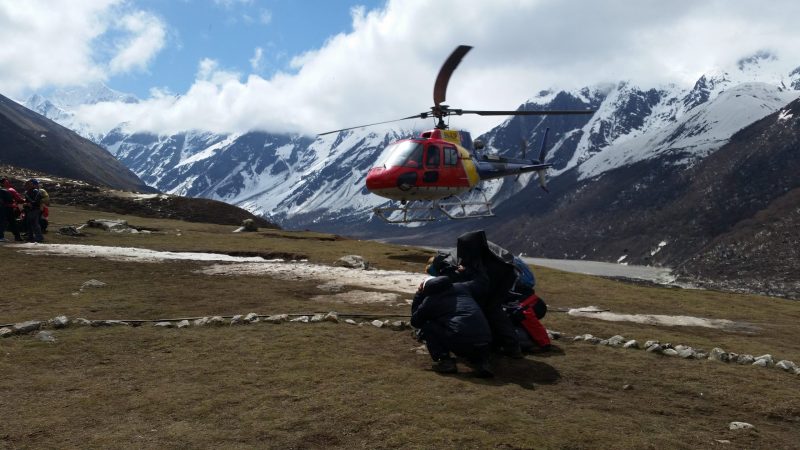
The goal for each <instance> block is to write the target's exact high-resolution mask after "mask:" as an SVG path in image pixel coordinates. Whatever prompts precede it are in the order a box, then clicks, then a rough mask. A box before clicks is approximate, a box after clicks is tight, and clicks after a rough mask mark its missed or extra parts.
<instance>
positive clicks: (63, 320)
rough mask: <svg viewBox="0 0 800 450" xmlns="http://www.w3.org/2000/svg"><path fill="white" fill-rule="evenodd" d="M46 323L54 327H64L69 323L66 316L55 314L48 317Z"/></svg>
mask: <svg viewBox="0 0 800 450" xmlns="http://www.w3.org/2000/svg"><path fill="white" fill-rule="evenodd" d="M47 323H49V324H50V326H51V327H53V328H55V329H59V328H66V327H67V326H68V325H69V319H68V318H67V316H56V317H53V318H52V319H50V320H49V321H48V322H47Z"/></svg>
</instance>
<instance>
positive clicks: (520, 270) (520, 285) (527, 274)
mask: <svg viewBox="0 0 800 450" xmlns="http://www.w3.org/2000/svg"><path fill="white" fill-rule="evenodd" d="M514 273H515V274H516V276H517V279H516V280H515V281H514V286H513V287H512V288H511V291H512V292H514V293H517V294H521V295H523V296H526V297H527V296H528V295H530V294H533V288H534V287H535V286H536V277H534V276H533V272H532V271H531V269H530V267H528V265H527V264H525V261H523V260H522V258H520V257H519V256H515V257H514Z"/></svg>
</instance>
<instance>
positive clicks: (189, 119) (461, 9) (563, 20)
mask: <svg viewBox="0 0 800 450" xmlns="http://www.w3.org/2000/svg"><path fill="white" fill-rule="evenodd" d="M233 1H234V0H230V2H233ZM222 3H228V2H222ZM796 17H800V3H798V2H794V1H792V0H776V1H773V2H768V3H756V2H751V1H746V0H741V1H734V0H729V1H723V0H709V1H705V2H696V1H689V0H676V1H672V2H663V1H657V0H641V1H637V2H629V1H622V0H609V1H604V2H595V1H589V0H585V1H571V2H562V1H556V0H497V1H495V2H484V1H480V0H458V1H456V0H440V1H437V2H428V1H424V0H389V1H388V2H387V3H386V4H385V6H383V7H381V8H378V9H375V10H370V11H368V10H366V9H364V8H355V9H353V10H352V29H351V30H350V31H349V32H346V33H340V34H337V35H335V36H331V37H329V38H328V39H327V40H326V42H325V43H324V44H323V45H322V46H321V47H319V48H315V49H310V50H309V51H307V52H305V53H303V54H300V55H295V56H294V58H293V59H292V62H291V65H290V68H289V70H287V71H284V72H278V73H275V74H274V75H272V76H271V77H269V78H262V77H260V76H258V75H249V76H239V75H238V74H236V73H234V72H231V71H226V70H225V69H224V68H220V67H217V66H213V67H212V65H207V70H201V71H199V72H198V77H197V79H196V80H195V81H194V83H193V85H192V86H191V88H189V90H188V91H187V92H186V93H183V94H182V95H181V96H180V97H173V98H171V99H167V98H163V97H161V98H153V99H149V100H146V101H143V102H142V103H140V104H139V105H117V106H116V107H117V109H116V110H115V109H114V105H104V106H102V107H97V108H96V111H94V112H93V111H92V108H87V109H86V110H85V111H83V113H84V114H85V116H84V118H86V119H87V120H90V119H92V118H98V120H99V118H103V119H105V118H107V117H108V115H116V117H118V118H119V120H118V122H122V121H128V122H129V124H130V126H131V127H132V129H136V130H149V131H155V132H161V133H170V132H175V131H179V130H186V129H205V130H210V131H228V132H231V131H245V130H253V129H257V130H265V131H272V132H303V133H309V134H313V133H318V132H322V131H327V130H331V129H337V128H342V127H346V126H352V125H357V124H359V123H371V122H376V121H380V120H388V119H393V118H399V117H404V116H409V115H412V114H416V113H420V112H423V111H426V110H427V109H428V108H429V107H430V106H431V105H432V103H433V102H432V90H433V82H434V79H435V77H436V74H437V72H438V70H439V67H440V66H441V64H442V62H443V61H444V59H445V58H446V57H447V56H448V55H449V53H450V52H451V51H452V50H453V49H454V48H455V47H456V46H457V45H459V44H471V45H474V46H475V48H474V50H472V52H470V54H469V55H467V56H466V57H465V59H464V60H463V61H462V63H461V65H460V67H459V68H458V70H457V71H456V73H455V74H454V75H453V77H452V78H451V81H450V86H449V88H448V92H447V103H448V104H449V105H451V106H453V107H460V108H464V109H514V108H516V107H517V106H518V105H519V104H521V103H523V102H524V101H525V100H527V99H528V98H531V97H532V96H533V95H534V94H535V93H536V92H538V91H540V90H543V89H547V88H550V87H555V88H559V89H561V88H576V87H581V86H585V85H591V84H596V83H601V82H608V81H611V82H615V81H619V80H630V81H631V82H633V83H637V84H640V85H642V86H645V87H652V86H657V85H659V84H663V83H679V84H682V85H688V84H689V83H692V82H694V81H695V80H696V79H697V78H698V77H699V76H700V75H701V74H702V73H704V72H706V71H709V70H712V69H714V68H715V67H735V64H736V62H737V61H738V60H740V59H741V58H742V57H744V56H747V55H750V54H754V53H756V52H758V51H769V52H770V53H771V54H773V55H776V57H777V58H778V59H777V62H776V64H778V65H782V66H783V67H781V70H784V69H785V73H788V71H789V70H791V69H792V68H794V67H797V66H798V65H800V32H799V31H798V27H797V26H796V23H795V22H796ZM201 75H202V76H201ZM97 111H101V112H97ZM112 117H114V116H112ZM499 120H502V118H500V119H497V118H489V119H484V118H480V117H468V116H463V117H454V118H453V119H452V122H453V124H454V125H456V126H459V127H463V128H467V129H472V130H473V131H475V132H480V131H485V130H486V129H488V128H489V127H491V126H493V125H494V124H496V123H497V122H498V121H499ZM407 125H408V126H409V127H411V126H416V127H429V126H431V125H432V122H431V121H430V120H409V121H408V123H407Z"/></svg>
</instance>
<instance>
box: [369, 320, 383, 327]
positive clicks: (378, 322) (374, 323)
mask: <svg viewBox="0 0 800 450" xmlns="http://www.w3.org/2000/svg"><path fill="white" fill-rule="evenodd" d="M370 323H371V324H372V326H374V327H378V328H383V321H382V320H377V319H376V320H373V321H372V322H370Z"/></svg>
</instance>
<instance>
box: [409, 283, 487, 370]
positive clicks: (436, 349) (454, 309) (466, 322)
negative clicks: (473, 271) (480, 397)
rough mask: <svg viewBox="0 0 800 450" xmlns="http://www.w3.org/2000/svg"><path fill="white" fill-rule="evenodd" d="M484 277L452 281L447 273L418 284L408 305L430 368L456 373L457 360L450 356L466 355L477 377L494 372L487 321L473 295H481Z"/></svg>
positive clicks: (412, 323)
mask: <svg viewBox="0 0 800 450" xmlns="http://www.w3.org/2000/svg"><path fill="white" fill-rule="evenodd" d="M486 286H487V283H486V279H485V278H482V277H477V278H476V279H474V280H472V281H467V282H461V283H453V282H452V280H450V278H449V277H447V276H441V277H436V278H430V279H428V280H427V281H426V282H425V283H423V285H422V286H421V287H420V290H419V292H417V295H416V296H415V297H414V301H413V303H412V305H411V326H413V327H415V328H418V329H420V330H421V336H422V337H423V338H424V340H425V345H426V346H427V347H428V352H429V353H430V355H431V359H433V361H434V365H433V370H435V371H437V372H440V373H456V372H458V367H457V366H456V361H455V359H453V358H452V357H451V356H450V353H451V352H452V353H453V354H455V355H456V356H460V357H462V358H465V359H466V360H467V362H468V363H469V364H470V365H472V366H473V367H474V368H475V371H476V372H475V373H476V375H477V376H479V377H491V376H494V374H493V373H492V371H491V368H490V366H489V343H490V341H491V339H492V334H491V330H490V329H489V324H488V323H487V322H486V318H484V316H483V313H482V312H481V308H480V307H479V306H478V304H477V303H476V302H475V299H474V296H475V295H484V293H485V290H486Z"/></svg>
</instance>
